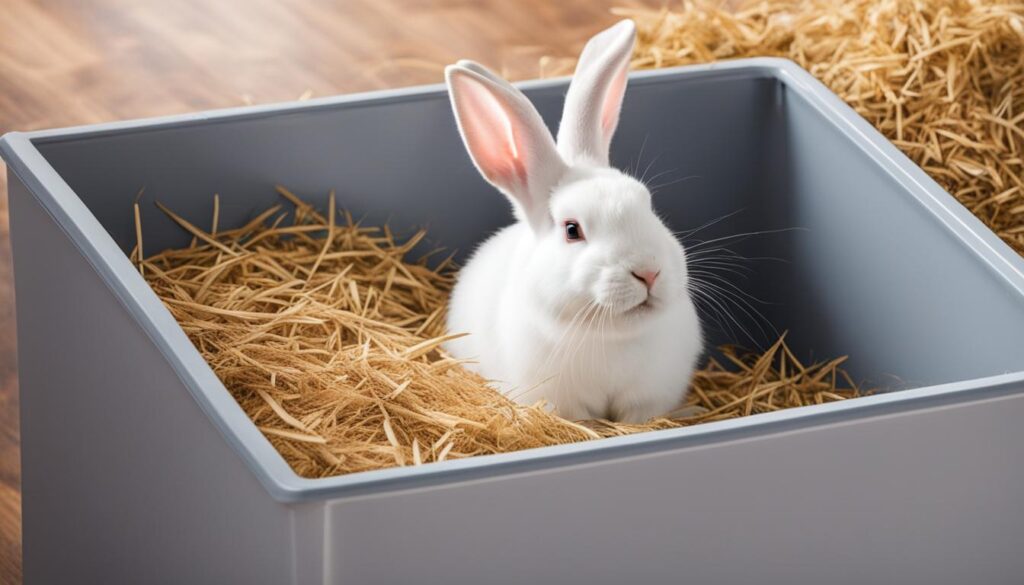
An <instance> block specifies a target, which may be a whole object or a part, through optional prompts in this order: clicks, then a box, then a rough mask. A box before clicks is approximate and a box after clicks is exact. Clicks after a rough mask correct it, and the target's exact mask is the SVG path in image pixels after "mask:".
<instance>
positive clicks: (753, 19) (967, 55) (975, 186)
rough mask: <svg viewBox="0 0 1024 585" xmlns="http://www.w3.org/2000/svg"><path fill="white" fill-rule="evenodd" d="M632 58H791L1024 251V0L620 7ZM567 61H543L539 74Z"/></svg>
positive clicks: (667, 61)
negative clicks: (628, 24) (632, 33)
mask: <svg viewBox="0 0 1024 585" xmlns="http://www.w3.org/2000/svg"><path fill="white" fill-rule="evenodd" d="M615 12H616V13H617V14H620V15H622V16H628V17H630V18H633V19H634V20H635V21H636V23H637V26H638V42H637V47H636V51H635V53H634V56H633V67H634V68H640V69H647V68H656V67H669V66H673V65H685V64H690V63H705V62H710V61H716V60H721V59H734V58H740V57H756V56H779V57H786V58H789V59H792V60H793V61H796V62H797V63H799V64H800V65H801V66H802V67H804V68H805V69H807V70H808V71H810V72H811V74H813V75H814V76H815V77H817V78H818V79H820V80H821V81H822V82H823V83H824V84H825V85H827V86H828V87H829V88H830V89H832V91H834V92H835V93H836V94H838V95H839V96H840V97H841V98H843V99H844V100H845V101H846V102H847V103H848V104H850V105H851V106H852V107H853V108H854V109H855V110H856V111H857V112H858V113H859V114H860V115H861V116H863V117H864V118H865V119H867V120H868V121H869V122H871V123H872V124H873V125H874V126H875V127H876V128H878V129H879V130H880V131H881V132H882V134H884V135H885V136H886V137H887V138H889V139H890V140H891V141H892V142H893V143H894V144H895V145H896V146H897V147H899V148H900V149H901V150H902V151H903V152H904V153H906V154H907V156H909V157H910V158H911V159H912V160H914V162H916V163H917V164H918V165H919V166H921V168H923V169H924V170H925V171H926V172H928V174H929V175H931V177H932V178H933V179H935V181H936V182H938V183H939V184H940V185H942V187H943V188H945V189H946V190H947V191H949V192H950V193H952V194H953V195H954V196H955V197H956V198H957V199H959V200H960V202H961V203H963V204H964V206H966V207H967V208H968V209H970V210H971V211H972V212H973V213H974V214H975V215H977V216H978V217H979V218H980V219H981V220H982V221H983V222H985V223H986V224H987V225H988V226H989V227H990V228H992V230H993V231H994V232H995V233H996V234H998V235H999V237H1001V238H1002V239H1003V240H1004V241H1005V242H1006V243H1008V244H1009V245H1010V246H1011V247H1013V248H1014V249H1015V250H1017V252H1019V253H1021V254H1024V159H1022V153H1024V3H1021V2H1019V1H1017V0H1011V1H1006V0H996V1H987V0H849V1H845V0H844V1H841V2H840V1H826V0H787V1H770V2H763V1H756V0H755V1H747V2H742V3H741V4H740V6H739V7H738V8H737V9H736V10H729V9H727V8H724V7H723V6H722V3H719V2H714V3H713V2H706V1H702V0H698V1H686V2H682V3H678V4H675V3H674V4H673V8H671V9H665V10H660V11H658V10H651V9H621V10H616V11H615ZM572 65H573V62H572V61H571V60H568V59H562V60H558V59H545V60H543V61H542V62H541V73H542V74H543V75H561V74H568V73H569V72H571V70H572Z"/></svg>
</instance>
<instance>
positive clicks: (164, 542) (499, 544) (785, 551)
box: [0, 59, 1024, 585]
mask: <svg viewBox="0 0 1024 585" xmlns="http://www.w3.org/2000/svg"><path fill="white" fill-rule="evenodd" d="M522 87H523V88H524V89H526V90H527V93H528V94H529V95H530V97H531V98H532V99H533V100H534V101H535V102H536V104H537V105H538V107H539V109H540V111H541V112H542V114H543V115H544V116H545V119H546V120H547V121H548V122H549V123H551V124H552V125H553V124H554V123H555V122H556V121H557V116H558V112H559V110H560V105H561V99H562V95H563V92H564V90H565V87H566V80H550V81H539V82H530V83H524V84H522ZM641 148H642V150H643V155H642V156H640V160H639V161H638V160H637V158H638V156H639V154H640V152H641ZM0 150H2V153H3V157H4V158H5V159H6V160H7V162H8V164H9V179H10V183H9V189H10V203H11V234H12V239H13V249H14V264H15V276H16V294H17V316H18V343H19V366H20V380H21V409H22V412H21V432H22V466H23V480H22V481H23V491H24V494H23V498H24V554H25V559H24V560H25V566H24V568H25V575H26V578H27V580H28V582H29V583H30V584H42V583H68V582H78V583H273V584H280V583H302V584H309V583H401V582H415V583H523V582H532V583H591V584H592V583H624V582H636V583H678V582H684V581H685V582H691V583H704V584H707V583H730V584H731V583H747V582H749V583H780V584H782V583H786V584H793V583H865V582H875V583H881V582H891V583H896V582H899V583H928V584H932V585H934V584H938V583H965V582H985V583H998V582H1005V583H1010V582H1015V583H1016V582H1019V579H1020V578H1021V576H1022V575H1024V555H1021V554H1020V547H1021V544H1022V543H1024V424H1022V421H1024V262H1022V261H1021V259H1020V258H1019V257H1017V256H1016V255H1015V254H1014V253H1013V252H1012V251H1011V250H1010V249H1009V248H1008V247H1007V246H1005V245H1004V244H1003V243H1002V242H1000V241H999V240H998V238H996V237H995V235H994V234H992V233H991V232H990V231H989V230H988V229H986V228H985V227H984V226H983V225H982V224H981V223H980V222H979V221H978V220H977V219H975V218H974V217H973V216H971V214H970V213H968V212H967V211H966V210H965V209H964V208H963V207H961V206H960V205H959V204H958V203H957V202H956V201H955V200H954V199H953V198H952V197H950V196H949V195H948V194H947V193H945V192H943V191H942V190H941V189H940V188H939V187H938V185H936V184H935V183H934V182H933V181H932V180H930V179H929V178H928V177H927V176H926V175H925V174H924V173H923V172H922V171H921V170H920V169H918V168H917V167H915V166H914V165H913V164H912V163H911V162H910V161H909V160H908V159H907V158H906V157H905V156H903V155H902V154H901V153H899V152H898V151H897V150H896V149H895V148H894V147H893V146H892V145H891V144H889V143H888V142H887V141H885V140H884V138H883V137H882V136H880V135H879V134H878V133H877V132H876V131H875V130H874V129H872V128H871V127H870V126H869V125H868V124H867V123H866V122H865V121H863V120H862V119H860V118H859V117H858V116H857V115H856V114H855V113H854V112H853V111H852V110H850V109H849V108H848V107H847V106H845V105H844V104H843V103H842V102H841V101H840V100H839V99H837V98H836V97H835V96H834V95H832V94H831V93H829V92H828V91H827V90H826V89H825V88H824V87H823V86H822V85H821V84H820V83H818V82H817V81H815V80H814V79H813V78H812V77H811V76H810V75H809V74H807V73H806V72H804V71H803V70H801V69H800V68H798V67H797V66H795V65H794V64H792V63H790V62H788V61H782V60H775V59H754V60H746V61H734V62H729V63H722V64H716V65H709V66H699V67H685V68H680V69H668V70H661V71H655V72H643V73H637V74H634V75H633V76H632V77H631V82H630V88H629V93H628V95H627V98H626V101H625V110H624V112H623V116H622V123H621V126H620V129H619V133H618V136H617V139H616V141H615V145H614V158H615V159H616V160H617V162H618V163H619V164H620V165H634V166H635V165H640V168H641V169H642V167H643V166H646V165H648V164H651V169H650V171H649V175H653V174H655V173H658V172H660V171H663V170H666V171H671V174H670V175H668V176H667V177H666V178H667V179H671V180H672V181H674V180H676V179H680V178H687V179H686V180H682V181H676V182H670V184H669V185H667V186H665V187H664V188H663V189H661V190H660V191H659V192H658V193H657V194H656V196H655V197H656V204H657V206H658V208H659V209H660V211H661V212H663V213H664V214H665V215H666V216H667V217H668V219H669V221H670V223H672V224H673V226H674V227H675V228H676V229H686V228H693V227H696V226H699V225H702V224H704V223H705V222H707V221H708V220H710V219H713V218H717V217H720V216H722V215H725V214H728V213H732V212H735V211H738V210H743V211H740V212H739V213H736V214H735V215H733V216H731V217H730V218H729V219H728V220H725V221H722V222H720V223H718V224H715V225H714V226H712V227H711V228H708V229H707V230H706V231H705V232H702V233H703V237H704V238H705V239H710V238H714V237H717V236H720V235H728V234H731V233H739V232H747V231H771V230H779V229H782V230H783V231H778V232H773V233H768V234H762V235H760V236H755V237H750V238H748V239H746V240H745V241H744V242H743V243H742V244H741V248H742V249H744V250H746V251H747V254H748V255H756V256H770V257H775V258H781V259H783V260H785V261H786V262H768V263H764V262H754V263H752V264H751V266H752V267H753V268H754V271H755V272H754V274H753V276H752V278H751V279H750V280H749V281H747V282H744V283H740V284H741V286H743V287H745V289H746V290H748V291H750V293H751V294H752V295H754V296H757V297H760V298H762V299H764V300H765V301H766V302H767V304H765V305H764V306H763V307H762V308H763V310H764V312H765V313H766V316H767V317H768V319H769V320H770V321H771V322H772V323H774V324H776V325H777V326H778V327H779V328H786V329H789V330H790V332H791V333H790V337H789V341H790V342H791V344H792V345H793V346H794V347H795V348H796V350H797V351H798V352H799V353H800V354H801V355H802V356H805V357H807V356H812V355H813V356H818V357H832V356H836V355H843V354H849V355H851V356H852V361H851V362H850V363H851V365H852V373H853V374H854V376H856V377H857V378H859V379H862V380H866V381H868V382H870V383H874V384H877V385H880V386H881V387H883V388H885V389H889V390H894V391H892V392H886V393H882V394H879V395H875V396H870V397H866V398H860V399H856V400H851V401H845V402H840V403H832V404H826V405H820V406H812V407H806V408H801V409H796V410H789V411H784V412H777V413H772V414H763V415H757V416H752V417H749V418H745V419H742V420H731V421H725V422H717V423H710V424H705V425H700V426H695V427H690V428H684V429H678V430H667V431H659V432H652V433H645V434H639V435H634V436H629V437H622V438H615V439H607V440H601V441H593V442H588V443H582V444H576V445H567V446H560V447H551V448H544V449H536V450H530V451H523V452H518V453H510V454H505V455H497V456H487V457H479V458H473V459H467V460H457V461H448V462H444V463H435V464H429V465H426V466H422V467H418V468H399V469H388V470H382V471H373V472H366V473H359V474H353V475H348V476H342V477H334V478H329V479H319V480H308V479H303V478H300V477H298V476H296V475H295V474H293V473H292V472H291V470H290V469H289V468H288V466H287V465H286V464H285V462H284V460H283V459H282V458H281V457H280V456H279V455H278V454H277V453H276V452H275V451H274V449H273V448H272V447H271V445H270V444H269V443H268V442H267V441H266V440H265V439H264V438H263V437H262V436H261V434H260V433H259V431H258V430H257V429H256V427H255V426H254V425H253V424H252V423H251V422H250V421H249V420H248V418H247V417H246V415H245V414H244V413H243V412H242V410H241V409H240V408H239V407H238V406H237V405H236V403H235V402H234V401H233V400H232V399H231V397H230V396H229V394H228V393H227V391H226V390H225V389H224V387H223V385H222V384H221V383H220V382H219V381H218V380H217V378H216V377H215V376H214V374H213V372H212V371H211V370H210V368H209V367H208V365H207V364H206V363H205V362H204V361H203V360H202V359H201V358H200V355H199V353H198V352H197V351H196V350H195V349H194V347H193V346H192V345H191V343H190V342H189V340H188V339H187V337H186V336H185V334H184V333H183V331H182V330H181V329H180V328H179V326H178V325H177V324H176V323H175V321H174V319H173V318H172V317H171V315H170V313H169V312H168V311H167V310H165V308H164V307H163V306H162V305H161V303H160V301H159V300H158V299H157V297H156V296H155V295H154V293H153V292H152V291H151V290H150V289H149V287H148V286H147V285H146V283H145V282H144V281H143V279H142V278H141V277H140V276H139V274H138V273H137V272H136V271H135V269H134V268H133V267H132V265H131V263H130V262H129V260H128V258H127V256H126V254H127V252H128V251H129V250H130V249H131V248H132V246H133V245H134V231H133V219H132V210H131V204H132V201H133V200H134V198H135V195H136V193H137V192H138V190H139V188H140V187H142V186H145V188H146V200H147V201H152V200H154V199H157V200H161V201H163V202H166V203H168V204H169V205H170V206H171V207H172V208H173V209H175V210H176V211H177V212H179V213H181V214H182V215H183V216H185V217H186V218H189V219H191V220H194V221H195V222H196V223H198V224H200V225H206V223H207V222H208V221H209V214H210V209H211V202H212V201H211V196H212V194H213V193H214V192H217V193H219V194H220V196H221V201H222V209H221V225H222V226H228V225H238V224H240V223H241V222H243V221H244V220H245V219H247V218H249V217H251V216H252V215H253V214H254V213H255V212H256V211H257V210H260V209H262V208H264V207H265V206H267V205H269V204H271V203H273V202H276V195H275V194H274V193H273V190H272V188H271V187H272V185H273V184H275V183H281V184H284V185H288V186H289V187H290V188H292V189H294V190H295V191H297V192H299V193H301V194H303V195H305V196H310V195H311V194H314V193H315V194H320V197H321V199H320V200H315V202H316V203H318V204H323V203H324V199H325V198H326V193H327V192H328V190H329V189H332V188H334V189H337V191H338V195H339V201H340V203H339V205H341V206H344V207H346V208H348V209H350V210H351V211H352V212H354V213H355V214H357V215H361V214H368V216H369V217H370V221H373V220H374V219H377V220H385V219H387V220H389V221H390V222H391V224H392V225H394V226H397V227H399V228H404V227H408V228H411V227H413V226H423V225H425V226H428V227H429V228H430V230H431V232H430V233H431V234H432V237H433V238H434V239H435V241H436V242H439V243H443V244H444V245H446V246H450V247H456V248H459V249H462V250H467V249H470V248H471V247H472V246H473V245H474V243H476V242H478V241H479V240H480V239H481V238H483V237H484V236H485V234H487V233H489V232H490V231H491V230H492V229H493V228H495V227H496V226H499V225H501V224H503V223H505V222H507V221H509V214H508V212H507V208H506V205H505V204H504V202H503V201H502V199H501V197H499V196H498V195H497V194H495V193H494V192H493V191H492V190H491V189H490V188H488V187H487V186H486V185H485V184H483V182H482V181H481V180H480V179H479V178H478V175H477V173H476V171H475V170H474V169H473V168H472V166H471V164H470V161H469V159H468V157H467V156H466V155H465V153H464V151H463V148H462V145H461V144H460V142H459V139H458V136H457V134H456V131H455V127H454V124H453V121H452V116H451V113H450V111H449V105H448V102H447V98H446V96H445V93H444V88H443V87H441V86H430V87H424V88H413V89H405V90H398V91H388V92H380V93H373V94H366V95H356V96H342V97H337V98H328V99H322V100H312V101H309V102H305V103H301V104H284V105H276V106H268V107H250V108H240V109H234V110H226V111H218V112H212V113H202V114H195V115H187V116H177V117H171V118H162V119H155V120H144V121H132V122H125V123H115V124H104V125H99V126H88V127H82V128H73V129H64V130H50V131H41V132H31V133H11V134H8V135H6V136H5V137H4V138H3V139H2V141H0ZM652 161H653V162H652ZM143 213H144V216H143V223H144V225H145V235H146V242H145V244H146V249H147V251H149V252H154V251H157V250H159V249H162V248H165V247H168V246H178V245H182V244H184V243H186V242H187V241H188V239H189V238H188V237H187V235H185V234H184V233H183V232H182V231H181V230H180V229H179V228H178V227H176V226H175V225H174V224H172V223H171V221H170V220H168V219H166V218H165V217H163V215H162V214H161V213H160V212H159V211H158V210H156V209H155V208H154V207H153V206H152V205H148V204H147V205H145V206H144V212H143ZM784 228H798V229H784ZM741 251H742V250H741ZM735 316H736V317H737V319H740V320H741V324H743V325H745V328H747V329H749V330H751V331H753V330H754V328H755V326H756V324H754V323H751V322H749V321H744V318H743V315H742V314H740V313H738V312H737V313H736V315H735ZM724 340H725V336H722V335H719V338H718V339H713V340H712V341H714V342H717V341H724ZM895 390H899V391H895Z"/></svg>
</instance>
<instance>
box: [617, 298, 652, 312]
mask: <svg viewBox="0 0 1024 585" xmlns="http://www.w3.org/2000/svg"><path fill="white" fill-rule="evenodd" d="M656 308H657V307H656V305H655V303H654V299H653V298H651V295H647V298H645V299H644V300H642V301H640V302H639V303H637V304H635V305H633V306H632V307H630V308H628V309H626V310H625V311H623V314H624V315H643V314H646V313H650V312H651V311H653V310H654V309H656Z"/></svg>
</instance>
